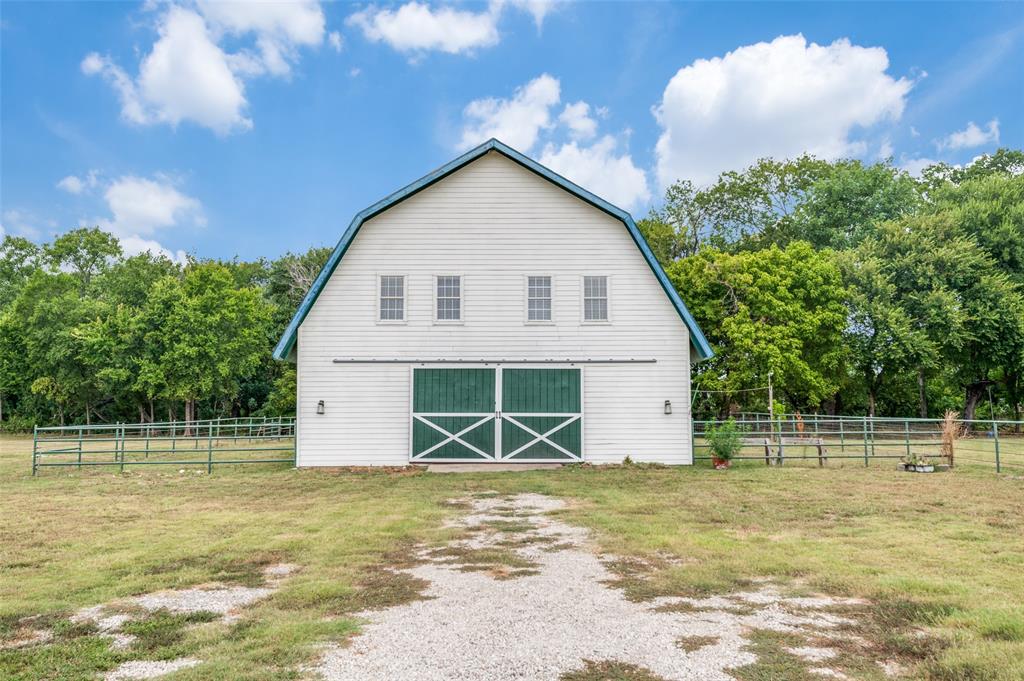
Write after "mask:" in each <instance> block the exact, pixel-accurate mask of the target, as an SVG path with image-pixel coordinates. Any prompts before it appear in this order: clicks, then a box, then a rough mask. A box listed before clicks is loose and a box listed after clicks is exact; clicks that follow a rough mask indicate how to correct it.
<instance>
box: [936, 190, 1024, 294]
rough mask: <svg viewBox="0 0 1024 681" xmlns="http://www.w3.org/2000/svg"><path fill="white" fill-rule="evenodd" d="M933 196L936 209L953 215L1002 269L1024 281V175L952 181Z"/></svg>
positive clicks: (954, 219) (960, 225)
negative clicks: (953, 182)
mask: <svg viewBox="0 0 1024 681" xmlns="http://www.w3.org/2000/svg"><path fill="white" fill-rule="evenodd" d="M931 199H932V201H933V210H934V211H935V212H938V213H943V214H947V215H949V216H950V218H951V219H952V220H953V221H954V222H955V223H956V224H957V227H958V229H960V230H961V231H962V232H963V233H964V234H967V235H969V236H971V237H973V238H974V239H975V240H976V241H977V242H978V244H979V245H980V246H981V247H982V248H984V249H985V251H987V252H988V254H989V255H990V256H991V257H992V258H993V259H994V260H995V262H996V265H997V266H998V267H999V268H1000V269H1002V270H1003V271H1004V272H1005V273H1006V274H1007V275H1008V276H1010V277H1011V278H1012V279H1014V280H1015V281H1016V282H1018V283H1020V284H1024V175H1010V174H1008V173H992V174H988V175H984V176H981V177H977V178H973V179H969V180H966V181H964V182H962V183H960V184H952V183H948V184H946V185H944V186H942V187H940V188H938V189H936V190H935V191H934V192H932V195H931Z"/></svg>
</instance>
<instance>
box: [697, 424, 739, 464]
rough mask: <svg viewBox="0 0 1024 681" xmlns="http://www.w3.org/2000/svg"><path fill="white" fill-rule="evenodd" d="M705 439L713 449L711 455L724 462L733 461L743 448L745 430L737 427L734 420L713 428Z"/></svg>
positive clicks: (709, 429) (708, 431)
mask: <svg viewBox="0 0 1024 681" xmlns="http://www.w3.org/2000/svg"><path fill="white" fill-rule="evenodd" d="M704 437H705V438H706V439H707V441H708V445H709V446H710V447H711V453H712V454H713V455H714V456H715V458H718V459H721V460H722V461H732V460H733V458H734V457H735V456H736V455H737V454H739V453H740V449H742V448H743V428H741V427H740V426H737V425H736V421H735V420H734V419H728V420H726V421H722V422H721V423H719V424H718V425H716V426H711V427H710V428H708V430H707V433H705V435H704Z"/></svg>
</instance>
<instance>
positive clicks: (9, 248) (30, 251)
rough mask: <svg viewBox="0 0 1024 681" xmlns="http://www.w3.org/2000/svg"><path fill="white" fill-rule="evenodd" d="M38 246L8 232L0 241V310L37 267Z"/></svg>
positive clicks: (8, 303)
mask: <svg viewBox="0 0 1024 681" xmlns="http://www.w3.org/2000/svg"><path fill="white" fill-rule="evenodd" d="M39 256H40V250H39V247H38V246H36V245H35V244H34V243H32V242H31V241H29V240H28V239H25V238H22V237H20V236H11V235H10V234H8V235H7V236H5V237H4V240H3V242H0V310H2V309H3V308H5V307H7V306H8V305H10V304H11V302H12V301H13V300H14V297H15V296H16V295H18V291H20V290H21V287H22V286H24V285H25V282H26V281H28V278H29V277H30V276H32V273H33V272H34V271H36V270H37V269H38V268H39Z"/></svg>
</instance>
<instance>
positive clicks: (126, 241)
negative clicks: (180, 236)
mask: <svg viewBox="0 0 1024 681" xmlns="http://www.w3.org/2000/svg"><path fill="white" fill-rule="evenodd" d="M117 240H118V241H120V242H121V250H123V251H124V254H125V255H126V256H132V255H138V254H139V253H145V252H147V251H148V252H150V253H152V254H153V255H162V256H164V257H166V258H168V259H169V260H173V261H174V262H176V263H178V264H180V265H184V264H185V263H186V262H187V261H188V256H187V255H186V254H185V251H182V250H178V251H171V250H170V249H169V248H166V247H165V246H162V245H161V244H160V242H159V241H153V240H152V239H143V238H142V237H139V236H135V235H131V236H120V237H118V238H117Z"/></svg>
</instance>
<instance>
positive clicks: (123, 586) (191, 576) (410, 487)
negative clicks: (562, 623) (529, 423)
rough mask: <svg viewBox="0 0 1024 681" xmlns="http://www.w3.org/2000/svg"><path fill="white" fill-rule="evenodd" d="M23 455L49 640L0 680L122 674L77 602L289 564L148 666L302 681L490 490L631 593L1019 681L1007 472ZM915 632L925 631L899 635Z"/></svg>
mask: <svg viewBox="0 0 1024 681" xmlns="http://www.w3.org/2000/svg"><path fill="white" fill-rule="evenodd" d="M30 452H31V439H28V440H26V439H24V438H14V439H12V438H0V638H4V637H8V638H9V637H12V636H14V635H15V632H16V630H17V628H18V625H17V621H18V620H19V619H20V618H23V617H27V616H34V615H41V616H44V619H45V620H47V621H49V622H53V623H57V624H58V625H59V628H60V629H61V633H60V634H59V635H58V636H57V638H56V639H55V641H54V642H53V643H52V644H51V645H36V646H32V647H29V648H24V649H19V650H13V651H10V650H9V651H2V652H0V678H25V679H28V678H32V679H35V678H43V679H86V678H94V677H95V674H96V672H97V671H102V670H105V669H110V668H112V667H113V666H116V664H117V663H118V660H120V659H128V658H125V657H123V655H122V654H121V653H113V652H111V651H110V649H109V647H108V646H107V643H106V640H105V639H103V638H101V637H99V636H96V635H95V632H91V631H89V630H88V628H85V629H83V628H77V629H76V628H73V627H69V626H68V625H67V624H66V618H67V616H68V615H69V614H71V613H72V612H74V611H75V610H77V609H78V608H81V607H83V606H91V605H95V604H98V603H105V602H108V601H110V600H113V599H116V598H119V597H125V596H129V595H134V594H140V593H147V592H151V591H155V590H158V589H162V588H180V587H185V586H189V585H194V584H199V583H203V582H208V581H225V582H231V583H242V584H254V583H259V582H260V580H261V579H262V577H261V574H260V570H261V569H262V567H263V566H265V565H267V564H269V563H272V562H277V561H285V562H290V563H296V564H298V565H300V566H301V570H300V571H299V572H297V573H296V574H295V575H294V576H292V577H290V578H289V579H288V580H286V581H285V582H284V585H283V587H282V588H281V590H280V591H278V592H277V593H275V594H274V595H273V596H272V597H270V598H268V599H267V600H265V601H262V602H260V603H258V604H256V605H254V606H253V607H251V608H249V609H248V610H246V611H245V616H244V617H243V619H242V621H241V622H240V623H238V624H236V625H234V626H231V627H228V626H224V625H221V624H219V623H216V622H212V623H209V624H194V625H192V624H190V625H188V626H184V623H182V622H177V621H167V620H166V617H165V621H154V622H152V623H150V624H149V625H148V627H149V629H147V634H146V636H148V638H146V639H145V640H147V641H151V642H152V643H151V646H152V647H151V648H149V649H148V650H149V652H146V653H144V654H146V655H158V656H159V655H166V654H170V653H169V652H168V651H178V650H187V651H188V654H190V655H193V656H195V657H198V658H200V659H202V660H203V661H204V663H203V664H202V665H200V666H198V667H195V668H192V669H189V670H184V671H182V672H179V673H178V674H176V675H175V676H174V679H175V680H176V681H178V680H180V679H219V678H232V679H287V678H297V677H298V676H299V673H298V672H297V671H296V670H297V669H299V668H300V667H301V666H302V665H303V664H305V663H308V662H309V660H310V659H312V658H313V657H314V656H315V655H316V650H315V644H317V643H320V642H323V641H343V640H344V639H345V638H346V637H347V636H349V635H351V634H352V633H353V632H355V631H357V630H358V626H359V624H358V621H357V620H356V619H354V618H353V615H352V613H354V612H358V611H359V610H361V609H364V608H367V607H387V606H389V605H393V604H397V603H402V602H406V601H407V600H409V599H412V598H418V597H421V595H422V594H421V592H422V588H423V586H424V585H423V584H421V583H418V582H417V581H416V580H413V579H406V578H404V577H402V576H398V577H393V576H391V575H395V574H399V575H400V573H392V572H388V571H386V570H383V568H387V567H401V566H402V565H404V564H407V562H408V560H409V555H410V551H409V548H410V547H411V546H412V545H413V544H415V543H417V542H426V543H430V544H439V543H440V542H442V541H445V540H447V539H450V538H452V537H453V536H455V534H456V533H457V532H458V531H459V530H457V529H451V528H445V526H444V522H445V520H446V519H449V518H451V517H453V516H454V515H456V514H458V513H460V512H464V509H463V508H460V507H459V506H458V505H452V504H449V503H447V500H448V499H451V498H453V497H461V496H464V495H466V494H470V493H474V492H480V491H484V490H496V491H497V492H499V493H503V494H504V493H514V492H520V491H531V492H539V493H545V494H552V495H556V496H560V497H563V498H566V499H568V500H569V501H570V507H569V508H568V509H567V510H566V511H563V512H562V515H563V516H564V517H565V519H566V520H567V521H569V522H572V523H576V524H581V525H584V526H587V527H589V528H591V529H592V530H593V531H594V532H595V536H596V538H597V541H598V543H599V544H600V548H601V549H602V550H604V551H607V552H609V553H613V554H618V555H620V556H623V557H624V558H626V559H634V560H633V561H632V562H631V561H629V560H626V561H624V562H623V564H622V565H620V566H619V567H618V568H617V574H619V575H620V577H621V582H622V583H621V586H623V587H624V588H626V589H627V592H628V593H630V594H631V595H632V596H633V597H635V598H638V599H643V598H650V597H653V596H657V595H705V594H713V593H727V592H729V591H732V590H735V589H737V588H741V587H742V586H743V585H744V580H749V579H751V578H756V577H763V576H770V577H775V578H777V579H779V580H780V581H781V582H783V583H791V584H793V585H796V586H798V587H799V588H800V589H803V590H807V591H822V592H826V593H830V594H836V595H846V596H861V597H866V598H869V599H871V600H872V601H873V603H874V605H873V606H872V607H871V608H869V611H870V613H871V618H870V620H869V621H868V623H866V624H865V625H864V627H863V630H862V631H861V632H860V633H862V634H863V635H865V637H867V638H869V639H870V640H872V641H873V642H877V645H878V646H879V651H880V653H883V654H885V655H889V654H892V655H894V656H896V657H897V658H898V659H901V660H903V661H905V663H906V664H908V665H911V673H912V674H913V675H914V676H916V677H924V678H931V679H964V678H972V679H994V680H1001V679H1006V680H1009V679H1019V678H1022V677H1024V570H1021V568H1020V566H1021V565H1022V564H1024V478H1022V477H1021V476H1020V475H1019V474H1018V475H1016V476H1014V475H1003V476H996V475H995V474H994V473H993V472H992V470H991V468H989V469H980V468H979V469H975V468H969V467H964V468H961V467H958V468H957V469H956V470H954V471H953V472H950V473H943V474H935V475H911V474H906V473H898V472H896V471H895V470H893V469H892V468H891V467H889V466H872V467H870V468H867V469H865V468H863V467H857V466H855V465H852V464H849V463H847V464H845V465H843V466H842V467H838V466H831V467H829V468H826V469H824V470H819V469H817V467H816V466H813V467H812V466H788V465H787V466H786V467H783V468H782V469H776V468H771V469H769V468H766V467H764V466H763V465H756V464H754V463H749V464H739V465H737V466H736V467H735V468H734V469H733V470H730V471H724V472H723V471H712V470H710V469H709V468H707V467H706V466H699V467H694V468H664V467H646V466H622V467H611V468H605V469H597V468H589V467H569V468H564V469H561V470H555V471H531V472H524V473H486V474H471V475H431V474H425V473H397V472H393V471H392V472H351V471H342V472H339V471H314V470H300V471H295V470H292V469H289V468H288V467H287V466H275V465H266V466H263V465H252V466H239V467H228V466H224V467H222V468H219V469H216V470H215V472H214V474H213V475H212V476H208V475H205V474H195V473H194V472H193V471H195V470H199V469H198V468H189V469H187V470H186V472H184V473H181V472H179V469H178V467H157V466H154V467H138V468H129V469H128V471H127V472H126V473H125V474H120V473H118V472H117V471H116V469H108V468H94V469H89V470H83V471H81V472H79V471H77V470H75V469H49V470H47V471H44V472H43V474H42V475H40V476H39V477H36V478H32V477H31V476H30V475H29V473H30V465H29V464H30ZM512 520H513V519H510V522H512ZM509 527H510V529H511V526H509ZM508 539H509V540H510V541H514V540H515V539H516V533H515V532H509V533H508ZM478 558H479V557H478ZM484 558H488V560H486V561H484V560H482V559H481V560H482V563H487V562H494V563H496V564H503V563H504V561H505V560H506V559H507V557H504V556H501V557H484ZM490 558H494V560H493V561H491V560H490ZM499 558H500V560H499ZM636 559H643V561H640V560H636ZM179 625H181V626H179ZM139 626H142V627H145V626H146V625H145V624H144V623H142V624H140V625H139ZM908 626H914V627H923V628H925V629H926V630H927V632H928V634H929V637H928V638H926V639H918V638H910V637H908V636H907V635H906V627H908ZM775 643H777V641H773V640H771V639H770V637H767V636H766V637H761V638H758V639H757V640H756V641H754V645H755V646H757V647H758V650H760V651H761V652H762V653H763V657H764V659H763V660H762V661H761V662H762V663H763V664H762V666H761V667H760V668H758V667H757V666H754V667H749V668H745V669H744V671H742V672H737V675H742V676H743V678H787V677H786V676H785V675H783V676H781V677H780V676H775V677H772V676H771V670H772V669H783V670H785V669H787V668H794V669H797V668H799V670H800V671H793V674H794V676H793V678H800V676H799V675H800V674H803V673H804V671H803V668H802V667H801V666H800V665H799V664H798V663H797V661H795V660H792V659H790V657H787V656H786V655H785V653H784V652H783V653H780V652H779V651H778V646H777V645H775ZM147 645H149V644H147ZM600 664H601V665H603V664H604V663H600ZM772 665H774V666H772ZM589 671H591V672H593V673H595V674H597V676H596V677H594V678H642V677H637V676H635V675H634V676H630V674H639V673H642V672H637V671H635V670H622V669H617V668H615V669H612V668H602V667H601V666H598V667H594V668H590V669H589ZM602 674H604V676H602ZM581 678H586V677H581ZM863 678H872V675H871V673H869V672H868V671H865V672H864V675H863Z"/></svg>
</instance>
